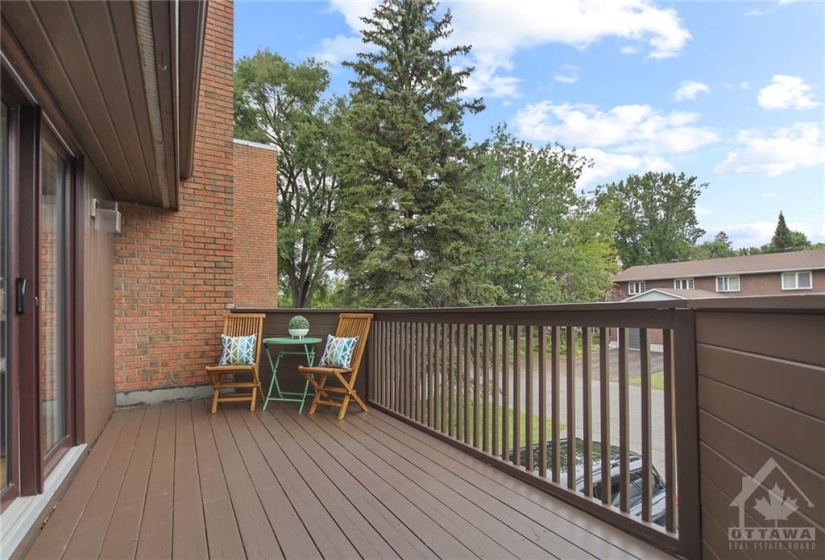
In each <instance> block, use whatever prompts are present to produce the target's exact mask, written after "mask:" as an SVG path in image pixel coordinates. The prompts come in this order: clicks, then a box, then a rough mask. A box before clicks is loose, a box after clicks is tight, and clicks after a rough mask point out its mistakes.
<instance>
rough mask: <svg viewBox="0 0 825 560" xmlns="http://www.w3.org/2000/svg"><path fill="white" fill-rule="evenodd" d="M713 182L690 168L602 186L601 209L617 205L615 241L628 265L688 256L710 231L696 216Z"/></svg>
mask: <svg viewBox="0 0 825 560" xmlns="http://www.w3.org/2000/svg"><path fill="white" fill-rule="evenodd" d="M706 187H707V183H703V184H697V182H696V177H686V176H685V174H684V173H680V174H679V175H676V174H674V173H654V172H651V171H649V172H647V173H645V174H644V175H641V176H639V175H631V176H629V177H628V178H627V179H626V180H624V181H620V182H618V183H611V184H609V185H606V186H602V187H599V188H598V189H597V190H596V197H597V203H598V206H599V207H600V208H612V209H613V210H614V211H615V212H616V213H617V215H618V218H619V225H618V227H617V229H616V234H615V240H616V248H617V250H618V252H619V257H620V258H621V260H622V265H623V266H625V267H631V266H636V265H644V264H658V263H666V262H670V261H672V260H674V259H675V260H688V259H690V258H691V255H692V254H693V252H694V246H695V244H696V240H697V239H699V238H700V237H702V235H704V233H705V231H704V230H703V229H701V228H700V227H699V222H698V220H697V219H696V200H697V199H698V198H699V195H700V194H701V192H702V190H703V189H704V188H706Z"/></svg>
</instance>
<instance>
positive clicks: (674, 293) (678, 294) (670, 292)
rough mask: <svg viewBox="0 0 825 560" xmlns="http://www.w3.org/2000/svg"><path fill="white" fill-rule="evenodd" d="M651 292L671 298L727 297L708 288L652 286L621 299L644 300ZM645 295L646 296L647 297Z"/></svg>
mask: <svg viewBox="0 0 825 560" xmlns="http://www.w3.org/2000/svg"><path fill="white" fill-rule="evenodd" d="M651 294H664V295H665V296H670V297H672V298H673V299H682V300H684V299H706V298H720V297H721V298H724V297H728V296H727V294H724V293H720V292H711V291H710V290H676V289H671V288H653V289H651V290H647V291H646V292H642V293H641V294H635V295H632V296H630V297H629V298H627V299H624V300H622V301H646V300H647V298H649V297H650V295H651ZM645 296H647V298H646V297H645Z"/></svg>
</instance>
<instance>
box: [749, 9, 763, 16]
mask: <svg viewBox="0 0 825 560" xmlns="http://www.w3.org/2000/svg"><path fill="white" fill-rule="evenodd" d="M745 15H746V16H748V17H759V16H761V15H763V14H762V10H760V9H759V8H754V9H753V10H751V11H750V12H746V13H745Z"/></svg>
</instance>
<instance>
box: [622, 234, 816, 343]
mask: <svg viewBox="0 0 825 560" xmlns="http://www.w3.org/2000/svg"><path fill="white" fill-rule="evenodd" d="M613 280H614V282H615V283H616V288H615V289H614V291H613V294H614V299H616V300H620V301H636V302H645V301H668V300H670V301H673V300H689V299H708V298H720V297H737V296H771V295H781V294H799V293H813V292H825V249H819V250H815V251H795V252H792V253H771V254H767V255H749V256H744V257H729V258H726V259H708V260H703V261H685V262H673V263H667V264H652V265H647V266H632V267H630V268H628V269H627V270H624V271H622V272H620V273H619V274H617V275H616V276H615V277H614V279H613ZM610 338H611V340H612V341H613V342H614V343H615V342H616V340H617V334H616V331H615V330H611V336H610ZM648 339H649V341H650V344H651V349H652V350H654V351H659V350H661V344H662V331H660V330H655V329H651V330H649V331H648ZM627 345H628V347H629V348H631V349H638V348H639V347H640V331H639V329H628V332H627Z"/></svg>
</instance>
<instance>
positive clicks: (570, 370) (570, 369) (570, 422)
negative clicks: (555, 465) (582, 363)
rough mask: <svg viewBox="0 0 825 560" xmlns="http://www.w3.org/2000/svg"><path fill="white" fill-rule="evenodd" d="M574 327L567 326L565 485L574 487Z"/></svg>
mask: <svg viewBox="0 0 825 560" xmlns="http://www.w3.org/2000/svg"><path fill="white" fill-rule="evenodd" d="M576 405H577V402H576V329H575V327H572V326H568V327H567V487H568V488H569V489H570V490H575V489H576V482H577V481H576V478H577V477H576V452H577V449H576V448H577V447H578V446H577V445H576Z"/></svg>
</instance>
